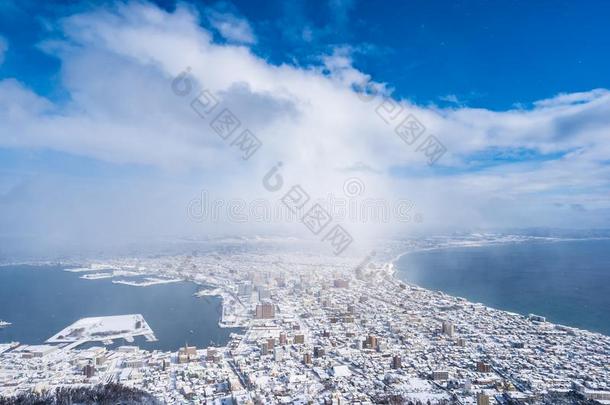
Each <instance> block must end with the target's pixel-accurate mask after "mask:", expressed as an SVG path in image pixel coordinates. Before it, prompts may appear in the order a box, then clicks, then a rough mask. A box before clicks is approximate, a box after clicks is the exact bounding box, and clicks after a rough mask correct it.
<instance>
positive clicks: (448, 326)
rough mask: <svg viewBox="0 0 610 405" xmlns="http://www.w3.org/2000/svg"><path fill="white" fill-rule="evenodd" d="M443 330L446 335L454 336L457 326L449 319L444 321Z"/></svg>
mask: <svg viewBox="0 0 610 405" xmlns="http://www.w3.org/2000/svg"><path fill="white" fill-rule="evenodd" d="M442 332H443V334H444V335H447V336H449V337H453V334H454V333H455V326H454V325H453V323H451V322H449V321H443V324H442Z"/></svg>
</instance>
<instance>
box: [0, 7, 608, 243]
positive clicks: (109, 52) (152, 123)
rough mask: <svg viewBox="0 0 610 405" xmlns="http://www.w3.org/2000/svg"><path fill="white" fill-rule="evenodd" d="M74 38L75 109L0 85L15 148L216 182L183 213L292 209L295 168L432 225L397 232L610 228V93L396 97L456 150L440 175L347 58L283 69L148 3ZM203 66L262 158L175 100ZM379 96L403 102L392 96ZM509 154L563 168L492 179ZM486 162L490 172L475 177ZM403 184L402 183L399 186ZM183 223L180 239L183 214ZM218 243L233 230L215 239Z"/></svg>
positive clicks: (70, 52) (77, 22)
mask: <svg viewBox="0 0 610 405" xmlns="http://www.w3.org/2000/svg"><path fill="white" fill-rule="evenodd" d="M61 31H62V34H63V39H59V40H54V41H51V40H49V41H47V42H45V43H44V44H43V45H42V47H43V49H46V50H47V51H49V52H52V53H53V54H56V55H57V56H58V57H59V58H60V60H61V81H62V84H63V86H64V87H65V89H66V91H67V93H68V94H69V95H70V98H69V101H68V102H66V103H61V104H57V103H54V102H53V101H51V100H47V99H45V98H44V97H42V96H39V95H36V94H35V93H34V92H33V91H31V90H30V89H28V88H27V86H26V85H24V84H22V83H18V82H16V81H15V80H4V81H2V82H0V134H1V135H0V145H2V146H5V147H12V148H38V149H41V148H42V149H51V150H56V151H60V152H63V153H69V154H74V155H79V156H86V157H90V158H93V159H99V160H102V161H108V162H112V163H114V164H127V165H132V164H137V165H144V166H146V167H157V168H161V170H162V171H163V172H165V173H168V172H169V173H193V171H194V172H195V173H200V175H198V178H200V179H201V180H200V182H191V183H189V185H188V186H185V187H184V188H180V189H179V190H180V191H178V190H177V189H174V188H170V187H168V190H169V189H171V190H172V193H173V194H172V198H171V200H172V203H171V204H168V205H167V207H166V208H167V209H168V210H172V212H175V210H176V207H180V206H181V205H180V202H179V201H182V203H183V204H184V206H186V204H187V203H188V201H189V200H190V199H192V198H193V197H195V196H196V195H197V189H201V188H206V189H208V190H211V191H212V192H214V193H216V195H217V196H219V197H225V198H228V197H240V198H245V199H257V198H267V199H272V200H274V201H276V200H277V199H279V198H280V197H281V195H280V194H273V193H269V192H268V191H266V190H265V189H263V188H262V186H261V179H262V177H263V176H264V174H265V173H267V171H268V170H269V169H270V168H271V167H272V166H273V165H275V164H276V163H277V162H278V161H281V162H283V166H282V175H283V177H284V179H285V182H286V186H287V187H288V186H290V185H293V184H300V185H301V186H302V187H303V188H305V189H306V190H307V191H308V192H309V193H310V194H311V195H312V197H313V198H316V197H320V198H322V197H325V196H327V195H328V194H329V193H333V194H334V195H335V196H341V195H342V185H343V182H344V181H345V180H346V178H349V177H352V176H354V172H350V173H346V170H345V169H346V168H354V167H361V168H371V169H370V170H360V171H359V172H358V173H357V175H358V177H360V178H361V179H362V181H364V183H365V184H366V195H365V196H363V197H370V198H385V199H388V200H390V201H396V200H397V199H408V200H410V201H413V202H414V203H415V208H414V212H420V213H422V215H423V217H424V223H423V224H421V225H417V227H419V228H416V226H415V225H412V224H409V225H403V224H398V225H397V226H392V227H390V228H392V229H393V230H396V228H400V229H405V230H404V232H408V231H409V230H410V229H421V228H426V227H429V228H440V227H486V226H536V225H539V226H543V225H552V226H585V227H586V226H608V225H609V222H608V221H609V216H608V212H609V211H610V197H608V193H607V190H608V187H609V185H610V184H609V183H610V170H609V169H608V165H607V160H608V156H610V143H609V142H608V141H607V134H608V130H609V129H610V92H608V91H607V90H594V91H592V92H585V93H579V94H577V95H560V96H558V97H555V98H553V99H550V100H544V101H542V102H540V103H538V104H536V105H535V107H534V108H533V109H530V110H524V109H515V110H510V111H506V112H494V111H489V110H485V109H473V108H451V109H441V108H436V107H422V106H417V105H414V104H412V103H410V102H409V101H407V100H397V99H391V98H390V100H392V102H393V103H396V106H397V108H398V109H402V115H401V116H406V115H407V114H413V115H414V116H415V117H417V119H418V120H419V121H421V122H422V123H423V124H424V125H425V126H426V129H427V133H426V134H425V135H423V136H422V138H421V139H424V137H425V136H426V135H427V134H434V135H435V136H437V137H438V138H439V139H440V140H441V141H442V142H443V143H444V144H445V146H446V147H447V150H448V151H447V153H446V155H445V156H443V158H442V159H441V160H440V161H439V162H438V163H437V166H441V167H445V168H444V169H443V170H437V171H434V170H433V169H430V168H429V167H428V166H427V164H426V159H425V156H424V155H423V154H422V153H421V151H419V152H418V151H417V150H416V146H417V144H418V143H419V142H418V143H416V144H415V145H413V146H409V145H407V144H405V143H404V142H403V141H402V140H401V139H400V138H399V137H398V136H397V135H396V134H395V133H394V131H393V126H395V124H396V122H394V123H393V124H387V123H386V122H384V120H383V119H382V118H381V117H380V116H379V115H378V113H379V111H381V109H380V108H379V105H380V102H381V97H377V98H375V99H373V100H369V101H363V98H365V99H368V98H369V97H362V94H358V93H356V92H355V91H354V88H355V87H356V88H358V87H361V86H362V84H363V82H366V81H368V80H370V76H368V75H367V74H366V73H364V72H361V71H358V70H357V69H355V68H354V67H353V65H352V63H351V59H350V57H349V52H346V51H345V50H343V49H338V50H336V51H335V52H334V53H333V54H332V55H328V56H326V57H323V58H322V59H321V60H322V62H323V65H322V66H314V67H309V68H301V67H295V66H291V65H280V66H276V65H271V64H269V63H267V62H266V61H265V60H264V59H261V58H259V57H257V56H256V55H254V54H253V53H252V52H250V50H249V49H248V48H246V47H244V46H243V45H230V44H224V45H221V44H216V43H214V42H213V40H212V35H211V34H210V32H208V31H207V30H205V29H203V28H201V27H200V26H199V24H198V16H197V15H196V14H195V13H194V12H193V11H192V10H191V9H188V8H185V7H181V6H179V7H178V8H177V10H176V11H175V12H174V13H167V12H165V11H163V10H160V9H158V8H156V7H154V6H152V5H146V4H141V3H129V4H120V5H118V6H116V8H113V9H105V10H98V11H95V12H89V13H84V14H79V15H74V16H72V17H69V18H67V19H65V20H63V21H62V22H61ZM229 35H232V34H229ZM244 38H245V39H248V38H249V37H248V36H245V37H242V38H241V39H240V40H239V42H241V43H244V42H248V41H244ZM233 39H235V40H237V37H234V38H233ZM187 67H189V68H190V74H191V75H192V76H193V77H194V80H195V81H196V84H197V86H198V87H200V88H206V89H209V90H210V91H211V92H213V93H214V94H216V96H217V97H218V98H219V99H221V100H222V102H223V105H225V106H227V107H229V108H230V109H231V110H232V111H233V113H234V114H235V115H236V116H237V117H238V118H239V120H240V121H241V123H242V128H245V127H247V128H248V129H250V130H251V131H252V132H253V133H255V134H256V135H257V136H258V137H259V138H260V139H261V141H262V142H263V146H262V148H261V149H260V151H259V152H258V153H257V154H256V155H255V156H253V157H252V158H251V159H250V160H248V161H243V160H242V159H241V157H240V155H239V153H238V152H237V151H236V150H235V148H234V147H232V146H231V145H230V142H225V141H223V140H222V139H220V138H219V137H218V135H216V134H215V133H214V132H213V131H212V130H211V129H210V126H209V122H210V118H206V119H202V118H200V117H199V116H198V115H197V114H196V113H195V112H194V111H193V110H192V109H191V107H190V105H189V103H190V101H191V100H192V98H193V97H194V96H196V95H197V94H198V93H196V92H195V91H193V92H192V93H191V94H190V96H187V97H179V96H176V95H175V94H174V93H173V92H172V91H171V81H172V79H173V78H174V77H176V76H177V75H178V74H179V73H180V72H182V71H184V69H185V68H187ZM368 88H375V89H380V90H381V91H382V92H383V93H384V94H386V95H389V94H390V90H388V87H387V86H386V85H385V84H383V83H374V82H370V83H369V86H368ZM384 106H385V107H388V104H386V105H384ZM391 115H392V114H388V116H386V118H388V117H389V116H391ZM503 149H509V150H528V151H532V153H534V154H537V155H539V156H544V155H548V156H551V157H550V158H548V159H547V160H545V159H542V158H541V159H538V160H536V159H534V160H533V161H530V162H524V163H511V164H508V163H507V164H503V165H495V166H491V167H487V168H485V167H486V166H485V162H483V163H481V162H478V163H474V162H473V161H472V160H473V159H474V158H473V156H475V157H476V156H479V158H478V159H479V160H481V159H485V158H484V155H485V153H488V152H489V151H490V150H503ZM480 156H483V158H481V157H480ZM553 156H554V157H553ZM487 163H489V162H487ZM477 164H478V165H480V169H477V170H473V169H472V167H476V165H477ZM397 168H398V169H397ZM396 171H399V172H400V173H401V175H399V176H396V175H392V173H395V172H396ZM129 189H130V191H131V190H133V189H137V187H134V186H133V185H130V186H129ZM180 193H182V194H180ZM92 194H95V193H92ZM149 194H151V193H148V194H147V193H146V192H142V195H147V196H148V195H149ZM152 194H153V195H154V193H152ZM116 196H117V199H119V200H120V198H121V197H120V193H119V192H117V194H116ZM143 200H144V201H140V203H141V204H146V205H149V204H152V202H151V201H150V198H145V199H143ZM154 203H155V204H157V205H156V206H155V208H154V210H152V209H149V210H146V209H141V210H139V209H137V208H133V207H132V206H131V205H130V206H129V207H130V208H129V209H127V208H125V207H123V208H124V209H126V210H127V211H128V212H129V217H130V218H132V217H133V216H135V217H138V215H139V213H140V212H142V213H143V212H150V211H151V210H152V211H154V212H158V211H159V210H160V206H164V202H163V201H162V200H154ZM108 204H111V202H108ZM575 204H580V206H582V207H583V208H585V210H583V211H578V212H576V210H572V211H571V212H570V213H569V215H566V213H565V209H564V208H562V207H566V206H575ZM57 206H61V204H57ZM178 209H179V208H178ZM105 210H106V211H107V210H108V208H107V207H106V208H105ZM106 211H105V212H106ZM111 211H112V210H111ZM7 215H8V214H7ZM142 215H143V214H142ZM94 217H95V216H93V215H92V216H91V218H92V221H94V219H93V218H94ZM109 222H110V221H108V220H105V221H104V223H109ZM119 222H120V221H119ZM167 224H171V225H168V227H169V228H171V229H172V230H175V229H176V221H175V218H174V216H171V221H170V220H169V219H168V220H167ZM191 225H192V224H191ZM394 225H396V224H394ZM155 226H158V227H159V228H160V229H161V228H163V226H162V225H161V224H160V223H157V224H155ZM248 226H249V227H251V228H256V227H257V226H261V227H262V226H263V224H248ZM348 227H349V228H350V230H351V231H352V232H353V233H354V234H355V235H358V236H363V237H364V236H374V235H375V234H377V233H378V232H386V231H387V230H388V226H387V225H385V224H383V225H380V226H376V225H375V224H371V223H364V224H362V223H361V224H348ZM169 228H163V229H169ZM288 228H289V229H295V231H301V230H302V229H303V227H302V226H301V227H299V226H298V225H297V224H290V225H289V226H288ZM155 229H156V228H155ZM223 229H224V228H223ZM212 230H214V231H218V227H217V226H216V225H214V226H213V227H212V228H209V227H208V228H206V231H208V232H211V231H212Z"/></svg>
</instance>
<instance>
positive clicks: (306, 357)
mask: <svg viewBox="0 0 610 405" xmlns="http://www.w3.org/2000/svg"><path fill="white" fill-rule="evenodd" d="M303 363H305V364H311V353H305V354H303Z"/></svg>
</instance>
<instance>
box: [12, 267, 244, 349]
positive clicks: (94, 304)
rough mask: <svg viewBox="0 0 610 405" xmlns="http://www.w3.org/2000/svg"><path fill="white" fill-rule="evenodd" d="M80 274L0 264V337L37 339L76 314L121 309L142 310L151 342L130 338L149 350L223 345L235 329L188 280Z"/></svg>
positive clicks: (118, 311) (31, 341)
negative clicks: (136, 281) (133, 282)
mask: <svg viewBox="0 0 610 405" xmlns="http://www.w3.org/2000/svg"><path fill="white" fill-rule="evenodd" d="M83 274H85V273H73V272H66V271H64V269H63V267H56V266H2V267H0V320H4V321H7V322H11V323H12V325H10V326H8V327H6V328H0V343H8V342H13V341H18V342H21V343H22V344H41V343H44V341H45V340H47V339H48V338H50V337H51V336H53V335H54V334H56V333H57V332H59V331H60V330H62V329H63V328H65V327H66V326H68V325H70V324H72V323H73V322H75V321H77V320H78V319H80V318H85V317H91V316H110V315H125V314H142V315H143V316H144V319H145V320H146V322H147V323H148V325H149V326H150V327H151V328H152V330H153V331H154V333H155V336H156V337H157V339H158V341H156V342H147V341H146V340H145V339H144V338H143V337H137V338H135V344H137V345H138V346H140V347H141V348H143V349H148V350H163V351H175V350H177V349H178V348H179V347H182V346H184V345H185V344H188V345H195V346H198V347H207V346H210V345H225V344H226V343H227V342H228V341H229V339H230V334H231V333H232V332H239V331H240V330H239V329H231V328H220V327H219V326H218V320H219V319H220V314H221V307H222V303H221V299H220V297H203V298H198V297H195V296H194V295H193V294H194V293H195V292H197V291H198V289H199V287H198V286H197V285H195V284H193V283H190V282H175V283H168V284H158V285H152V286H146V287H137V286H129V285H123V284H114V283H112V281H111V279H98V280H85V279H81V278H80V276H82V275H83ZM121 344H123V345H124V344H130V343H127V342H126V341H124V340H123V339H118V340H117V341H116V342H115V343H114V345H113V346H117V345H121ZM97 345H101V343H97ZM111 347H112V346H111Z"/></svg>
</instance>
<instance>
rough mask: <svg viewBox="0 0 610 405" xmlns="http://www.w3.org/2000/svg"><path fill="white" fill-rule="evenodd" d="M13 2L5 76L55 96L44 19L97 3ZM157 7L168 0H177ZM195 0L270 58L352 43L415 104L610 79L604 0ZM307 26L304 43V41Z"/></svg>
mask: <svg viewBox="0 0 610 405" xmlns="http://www.w3.org/2000/svg"><path fill="white" fill-rule="evenodd" d="M9 3H10V2H9ZM16 3H18V4H19V5H18V6H17V7H10V6H8V5H5V6H4V10H3V12H2V14H1V17H0V27H1V28H0V31H1V34H2V35H3V36H5V37H6V38H7V39H8V40H9V41H10V43H11V44H12V46H11V48H12V51H9V52H7V54H6V55H5V58H6V60H5V63H4V65H3V66H2V68H1V69H2V70H1V71H0V73H1V75H2V77H20V78H23V79H24V80H26V81H27V82H28V83H29V84H30V85H31V86H32V87H35V88H38V89H40V91H43V92H45V93H46V94H51V95H54V96H56V97H60V96H61V89H60V88H57V87H56V83H53V80H52V79H53V76H54V75H56V74H57V72H58V70H59V63H58V61H57V60H56V59H55V58H53V57H51V56H49V55H46V54H45V53H42V52H40V51H39V50H38V49H37V48H36V45H37V43H38V42H39V41H40V40H42V39H44V38H45V36H46V35H47V34H48V33H47V32H46V30H45V29H44V28H43V27H44V22H45V21H53V20H55V19H57V18H59V17H61V16H64V15H68V14H70V13H74V12H76V11H79V10H85V9H88V8H91V7H92V6H91V4H96V2H87V3H84V4H75V3H74V2H65V3H64V2H45V3H46V4H44V5H43V4H41V3H40V2H27V1H26V2H16ZM97 3H100V4H101V3H102V2H97ZM157 4H159V5H160V6H161V7H164V8H165V9H167V10H173V9H174V8H175V2H174V1H158V2H157ZM193 4H194V5H195V6H196V7H200V8H203V7H206V5H208V6H209V5H215V6H216V7H217V8H219V9H221V10H227V11H229V12H235V13H238V14H240V15H241V16H243V17H245V18H247V19H248V20H249V21H250V24H251V25H252V27H253V28H254V29H255V30H256V32H257V38H258V40H257V43H256V44H255V46H254V47H253V50H254V51H255V52H256V53H257V54H258V55H260V56H261V57H264V58H265V59H267V60H269V61H271V62H273V63H276V64H279V63H286V62H287V63H297V64H303V65H307V64H312V63H317V62H319V61H317V60H316V55H319V54H322V53H324V52H328V50H329V49H331V48H332V47H335V46H338V45H347V46H351V47H353V48H354V49H356V51H355V52H354V66H356V67H357V68H359V69H362V70H363V71H366V72H368V73H369V74H371V75H372V76H373V78H374V79H375V80H377V81H381V82H387V83H389V84H390V85H391V86H392V87H393V88H395V90H396V94H397V95H398V96H400V97H406V98H409V99H411V100H413V101H415V102H417V103H423V104H427V103H436V104H439V105H447V104H452V103H454V101H457V102H458V103H459V104H463V105H468V106H472V107H482V108H490V109H494V110H505V109H509V108H511V107H513V106H514V105H516V104H523V105H524V106H528V105H530V104H531V103H532V102H534V101H536V100H540V99H544V98H550V97H552V96H554V95H556V94H558V93H564V92H565V93H571V92H578V91H587V90H590V89H594V88H609V87H610V76H608V74H606V72H608V71H610V56H608V55H609V54H610V53H609V51H610V27H609V26H608V24H607V18H608V15H610V4H608V2H605V1H590V2H587V3H586V5H583V4H581V3H578V2H573V1H537V2H529V1H506V2H490V1H456V2H443V1H424V0H420V1H413V2H402V1H389V2H384V3H383V4H379V3H378V2H366V1H346V0H342V1H341V0H337V1H330V2H329V1H310V2H305V1H294V2H283V1H269V2H250V1H234V2H231V3H218V2H194V3H193ZM304 31H305V32H307V31H310V32H311V39H304ZM220 40H222V38H220ZM49 79H51V80H49Z"/></svg>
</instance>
